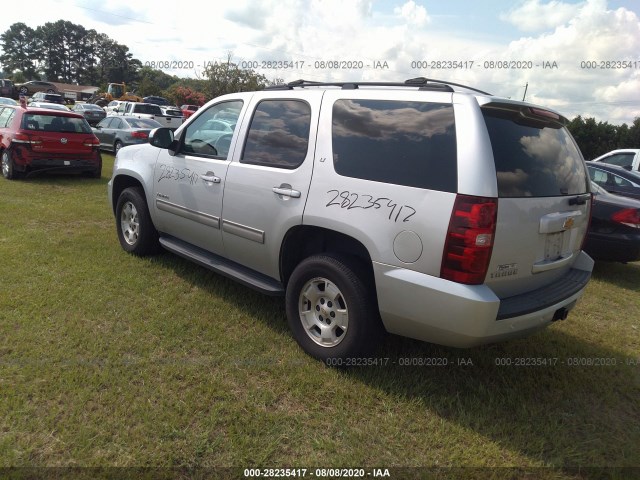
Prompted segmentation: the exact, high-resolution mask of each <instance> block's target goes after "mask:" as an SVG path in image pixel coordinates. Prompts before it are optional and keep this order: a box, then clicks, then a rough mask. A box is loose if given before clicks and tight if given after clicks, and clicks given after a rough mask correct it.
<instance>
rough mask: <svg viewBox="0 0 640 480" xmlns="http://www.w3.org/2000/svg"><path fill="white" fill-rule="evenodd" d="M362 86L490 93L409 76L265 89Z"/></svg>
mask: <svg viewBox="0 0 640 480" xmlns="http://www.w3.org/2000/svg"><path fill="white" fill-rule="evenodd" d="M360 86H363V87H419V89H420V90H441V91H446V92H453V91H454V90H453V88H451V87H452V86H454V87H460V88H464V89H467V90H472V91H474V92H478V93H481V94H483V95H491V94H490V93H487V92H483V91H482V90H478V89H477V88H473V87H469V86H467V85H462V84H460V83H454V82H447V81H445V80H435V79H433V78H425V77H417V78H410V79H409V80H405V81H404V82H315V81H312V80H303V79H300V80H294V81H292V82H289V83H286V84H283V85H272V86H269V87H266V88H265V90H293V89H294V88H305V87H341V88H342V89H343V90H354V89H357V88H359V87H360Z"/></svg>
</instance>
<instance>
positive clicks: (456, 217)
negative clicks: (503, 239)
mask: <svg viewBox="0 0 640 480" xmlns="http://www.w3.org/2000/svg"><path fill="white" fill-rule="evenodd" d="M497 214H498V200H497V199H495V198H482V197H472V196H468V195H458V196H457V197H456V201H455V203H454V205H453V212H452V213H451V220H450V221H449V230H448V231H447V239H446V241H445V245H444V252H443V255H442V267H441V269H440V276H441V277H442V278H445V279H447V280H451V281H454V282H458V283H466V284H469V285H477V284H480V283H483V282H484V277H485V276H486V274H487V269H488V267H489V261H490V260H491V251H492V250H493V239H494V235H495V233H496V219H497Z"/></svg>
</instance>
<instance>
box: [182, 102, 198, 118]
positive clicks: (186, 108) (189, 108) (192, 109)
mask: <svg viewBox="0 0 640 480" xmlns="http://www.w3.org/2000/svg"><path fill="white" fill-rule="evenodd" d="M199 108H200V107H199V106H198V105H182V106H181V107H180V110H182V114H183V115H184V118H185V120H186V119H187V118H189V117H190V116H191V115H193V114H194V113H196V111H197V110H198V109H199Z"/></svg>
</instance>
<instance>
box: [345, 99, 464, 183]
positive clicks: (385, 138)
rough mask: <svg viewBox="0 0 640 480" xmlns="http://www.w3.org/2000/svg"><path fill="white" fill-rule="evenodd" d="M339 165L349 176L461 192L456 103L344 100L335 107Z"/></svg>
mask: <svg viewBox="0 0 640 480" xmlns="http://www.w3.org/2000/svg"><path fill="white" fill-rule="evenodd" d="M333 164H334V167H335V169H336V172H337V173H338V174H340V175H344V176H347V177H356V178H362V179H365V180H373V181H375V182H385V183H392V184H395V185H406V186H409V187H417V188H428V189H432V190H440V191H445V192H455V191H456V188H457V161H456V134H455V125H454V114H453V107H452V106H451V105H449V104H441V103H425V102H408V101H388V100H339V101H337V102H336V103H335V104H334V106H333Z"/></svg>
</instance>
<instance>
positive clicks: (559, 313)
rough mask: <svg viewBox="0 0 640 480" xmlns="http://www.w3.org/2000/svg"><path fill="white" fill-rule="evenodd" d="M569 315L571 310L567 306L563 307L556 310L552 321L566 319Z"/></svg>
mask: <svg viewBox="0 0 640 480" xmlns="http://www.w3.org/2000/svg"><path fill="white" fill-rule="evenodd" d="M568 316H569V310H567V309H566V308H565V307H562V308H559V309H558V310H556V311H555V313H554V314H553V318H552V319H551V321H552V322H557V321H558V320H566V318H567V317H568Z"/></svg>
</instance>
